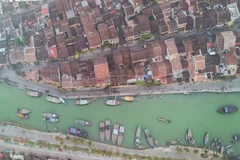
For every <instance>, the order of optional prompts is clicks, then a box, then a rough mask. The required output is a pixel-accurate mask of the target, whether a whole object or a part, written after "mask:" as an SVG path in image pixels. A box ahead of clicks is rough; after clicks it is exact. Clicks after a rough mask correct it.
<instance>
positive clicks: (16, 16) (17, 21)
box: [11, 13, 21, 28]
mask: <svg viewBox="0 0 240 160" xmlns="http://www.w3.org/2000/svg"><path fill="white" fill-rule="evenodd" d="M11 20H12V24H13V26H14V27H15V28H19V24H20V23H21V14H20V13H19V14H14V15H12V16H11Z"/></svg>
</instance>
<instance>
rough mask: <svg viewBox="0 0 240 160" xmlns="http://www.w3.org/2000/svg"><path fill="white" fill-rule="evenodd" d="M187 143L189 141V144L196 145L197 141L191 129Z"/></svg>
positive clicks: (188, 132)
mask: <svg viewBox="0 0 240 160" xmlns="http://www.w3.org/2000/svg"><path fill="white" fill-rule="evenodd" d="M187 141H188V143H189V144H194V143H195V139H194V138H193V136H192V131H191V129H188V131H187Z"/></svg>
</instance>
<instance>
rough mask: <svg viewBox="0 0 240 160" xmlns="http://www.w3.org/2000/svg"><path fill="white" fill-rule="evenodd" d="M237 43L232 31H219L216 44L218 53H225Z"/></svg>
mask: <svg viewBox="0 0 240 160" xmlns="http://www.w3.org/2000/svg"><path fill="white" fill-rule="evenodd" d="M235 44H236V36H235V34H234V33H233V32H232V31H224V32H218V33H217V36H216V41H215V45H216V48H217V49H218V53H219V54H220V55H221V54H225V53H228V52H229V51H230V48H231V47H234V46H235Z"/></svg>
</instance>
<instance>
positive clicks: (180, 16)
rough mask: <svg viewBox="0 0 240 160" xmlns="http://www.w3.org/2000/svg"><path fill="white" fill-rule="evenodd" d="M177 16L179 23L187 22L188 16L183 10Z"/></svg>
mask: <svg viewBox="0 0 240 160" xmlns="http://www.w3.org/2000/svg"><path fill="white" fill-rule="evenodd" d="M175 16H176V17H177V21H178V24H179V25H181V24H185V23H187V16H186V15H185V14H184V13H183V12H178V13H177V14H175Z"/></svg>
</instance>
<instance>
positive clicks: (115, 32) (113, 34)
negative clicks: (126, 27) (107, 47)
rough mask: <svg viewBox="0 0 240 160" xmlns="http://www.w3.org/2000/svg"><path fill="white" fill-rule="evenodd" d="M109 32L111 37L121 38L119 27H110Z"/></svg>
mask: <svg viewBox="0 0 240 160" xmlns="http://www.w3.org/2000/svg"><path fill="white" fill-rule="evenodd" d="M108 32H109V38H110V39H119V37H118V32H117V29H116V28H115V27H114V26H112V27H109V28H108Z"/></svg>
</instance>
